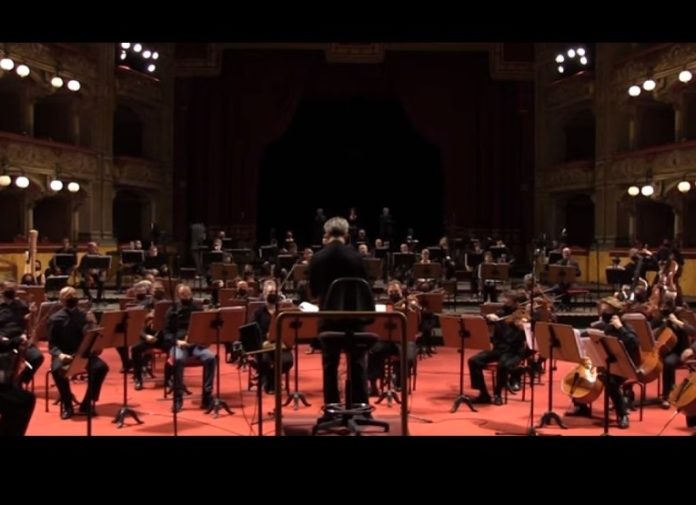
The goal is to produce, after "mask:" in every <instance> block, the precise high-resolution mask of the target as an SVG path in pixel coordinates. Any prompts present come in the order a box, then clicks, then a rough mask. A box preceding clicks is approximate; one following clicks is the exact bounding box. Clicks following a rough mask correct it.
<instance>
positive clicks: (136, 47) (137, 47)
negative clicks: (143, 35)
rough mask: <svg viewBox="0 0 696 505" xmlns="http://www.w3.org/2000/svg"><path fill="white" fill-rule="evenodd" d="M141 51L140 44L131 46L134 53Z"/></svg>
mask: <svg viewBox="0 0 696 505" xmlns="http://www.w3.org/2000/svg"><path fill="white" fill-rule="evenodd" d="M142 50H143V46H142V44H133V51H135V52H136V53H139V52H140V51H142Z"/></svg>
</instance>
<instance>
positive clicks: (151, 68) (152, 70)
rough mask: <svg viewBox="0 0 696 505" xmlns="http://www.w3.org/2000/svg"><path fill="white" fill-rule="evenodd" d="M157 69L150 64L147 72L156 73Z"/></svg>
mask: <svg viewBox="0 0 696 505" xmlns="http://www.w3.org/2000/svg"><path fill="white" fill-rule="evenodd" d="M156 68H157V67H156V66H155V65H153V64H152V63H150V64H149V65H148V66H147V71H148V72H154V71H155V69H156Z"/></svg>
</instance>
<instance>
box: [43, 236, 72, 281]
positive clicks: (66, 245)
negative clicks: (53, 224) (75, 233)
mask: <svg viewBox="0 0 696 505" xmlns="http://www.w3.org/2000/svg"><path fill="white" fill-rule="evenodd" d="M62 244H63V245H62V246H61V247H60V248H59V249H56V251H55V253H56V254H72V255H73V256H75V262H74V263H75V264H77V249H76V248H75V247H73V245H72V244H71V243H70V239H69V238H64V239H63V243H62ZM73 270H75V267H74V266H72V267H70V268H68V269H67V270H66V271H65V272H64V271H62V270H61V269H60V267H59V266H58V265H56V257H55V256H53V258H51V261H49V262H48V268H47V269H46V275H71V274H72V272H73Z"/></svg>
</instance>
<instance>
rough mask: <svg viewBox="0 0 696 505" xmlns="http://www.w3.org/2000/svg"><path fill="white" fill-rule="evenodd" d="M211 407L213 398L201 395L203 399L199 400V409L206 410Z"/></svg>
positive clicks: (208, 395)
mask: <svg viewBox="0 0 696 505" xmlns="http://www.w3.org/2000/svg"><path fill="white" fill-rule="evenodd" d="M212 406H213V396H212V395H210V394H205V395H203V399H202V400H201V408H202V409H205V410H208V409H209V408H211V407H212Z"/></svg>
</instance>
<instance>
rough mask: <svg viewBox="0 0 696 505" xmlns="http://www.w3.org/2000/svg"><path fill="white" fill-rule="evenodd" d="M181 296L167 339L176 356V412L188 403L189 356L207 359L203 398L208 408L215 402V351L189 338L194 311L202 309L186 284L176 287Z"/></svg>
mask: <svg viewBox="0 0 696 505" xmlns="http://www.w3.org/2000/svg"><path fill="white" fill-rule="evenodd" d="M176 296H177V298H178V299H179V301H178V303H177V304H176V306H174V307H172V308H171V309H169V311H168V312H167V315H166V323H165V328H164V336H163V342H164V345H165V346H167V347H168V348H170V349H171V356H172V358H173V359H174V407H173V410H175V411H176V412H179V411H181V409H182V408H183V406H184V391H185V389H186V388H185V387H184V364H185V363H186V361H188V360H189V358H194V359H196V360H199V361H201V362H202V363H203V399H202V401H201V408H202V409H208V408H210V406H211V405H212V402H213V379H214V378H215V355H214V354H213V353H212V352H210V351H209V350H208V348H207V347H204V346H202V345H196V344H191V343H189V342H188V341H187V339H188V327H189V322H190V321H191V313H193V312H194V311H197V310H200V309H198V308H197V307H196V306H194V304H193V293H192V292H191V288H190V287H189V286H187V285H186V284H179V285H178V286H177V287H176Z"/></svg>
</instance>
